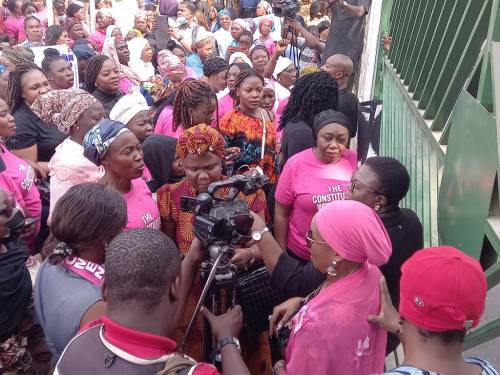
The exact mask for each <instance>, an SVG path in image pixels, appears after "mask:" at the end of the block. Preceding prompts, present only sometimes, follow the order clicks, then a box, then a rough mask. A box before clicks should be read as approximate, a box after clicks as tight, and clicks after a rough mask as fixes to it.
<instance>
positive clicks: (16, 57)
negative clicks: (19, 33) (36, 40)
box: [2, 46, 35, 65]
mask: <svg viewBox="0 0 500 375" xmlns="http://www.w3.org/2000/svg"><path fill="white" fill-rule="evenodd" d="M2 57H5V58H6V59H7V60H9V61H10V62H11V63H12V64H14V65H17V64H22V63H32V62H34V61H35V55H34V54H33V51H31V49H29V48H26V47H22V46H14V47H5V48H4V49H3V50H2Z"/></svg>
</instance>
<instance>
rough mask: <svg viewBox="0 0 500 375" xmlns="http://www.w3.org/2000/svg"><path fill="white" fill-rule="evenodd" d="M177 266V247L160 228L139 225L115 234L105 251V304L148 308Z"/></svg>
mask: <svg viewBox="0 0 500 375" xmlns="http://www.w3.org/2000/svg"><path fill="white" fill-rule="evenodd" d="M180 268H181V256H180V253H179V250H178V249H177V247H176V246H175V244H174V242H173V241H172V240H171V239H170V238H169V237H168V236H167V235H165V234H164V233H162V232H161V231H158V230H156V229H152V228H141V229H132V230H129V231H127V232H124V233H121V234H119V235H118V236H116V237H115V238H114V239H113V240H112V241H111V242H110V243H109V246H108V248H107V250H106V261H105V269H106V296H107V303H108V306H115V307H116V306H120V305H128V304H130V303H136V304H139V305H140V307H142V309H143V310H144V311H151V310H152V309H153V308H155V307H156V306H158V304H159V303H160V301H161V298H162V296H163V295H164V294H165V291H166V289H167V287H168V286H169V285H170V282H171V281H172V280H174V279H175V278H176V277H177V276H178V275H179V273H180Z"/></svg>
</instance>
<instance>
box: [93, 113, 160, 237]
mask: <svg viewBox="0 0 500 375" xmlns="http://www.w3.org/2000/svg"><path fill="white" fill-rule="evenodd" d="M83 147H84V150H85V151H84V155H85V157H86V158H88V159H89V160H90V161H92V162H93V163H94V164H95V165H98V166H99V165H102V166H103V167H104V171H105V173H104V177H103V178H102V179H101V183H103V184H104V185H107V186H110V187H112V188H114V189H116V190H118V191H119V192H120V193H122V194H123V197H124V198H125V201H126V202H127V214H128V221H127V225H126V227H125V229H126V230H127V229H132V228H154V229H160V212H159V210H158V207H157V206H156V203H155V202H154V200H153V197H152V196H151V192H150V191H149V188H148V186H147V185H146V182H144V180H143V179H142V178H141V177H142V174H143V173H144V168H145V164H144V159H143V154H142V149H141V142H140V141H139V139H137V137H136V135H135V134H134V133H133V132H132V131H131V130H129V129H128V128H126V127H125V125H123V124H122V123H121V122H118V121H111V120H102V121H101V122H99V123H98V124H97V125H95V126H94V127H93V128H91V129H90V130H89V131H88V132H87V134H86V135H85V138H84V139H83Z"/></svg>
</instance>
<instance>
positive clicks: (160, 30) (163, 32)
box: [155, 15, 170, 50]
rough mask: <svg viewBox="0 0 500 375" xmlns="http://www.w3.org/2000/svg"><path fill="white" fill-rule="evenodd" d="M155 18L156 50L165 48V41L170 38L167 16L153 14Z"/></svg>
mask: <svg viewBox="0 0 500 375" xmlns="http://www.w3.org/2000/svg"><path fill="white" fill-rule="evenodd" d="M155 20H156V30H155V37H156V48H158V50H162V49H166V48H167V43H168V41H169V40H170V35H169V34H168V16H163V15H155Z"/></svg>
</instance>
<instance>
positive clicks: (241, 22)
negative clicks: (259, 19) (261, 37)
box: [233, 18, 252, 32]
mask: <svg viewBox="0 0 500 375" xmlns="http://www.w3.org/2000/svg"><path fill="white" fill-rule="evenodd" d="M233 22H234V23H237V24H238V25H240V26H241V27H243V29H244V30H246V31H250V32H251V31H252V26H251V25H250V23H249V22H248V21H247V20H244V19H243V18H236V19H235V20H234V21H233Z"/></svg>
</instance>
